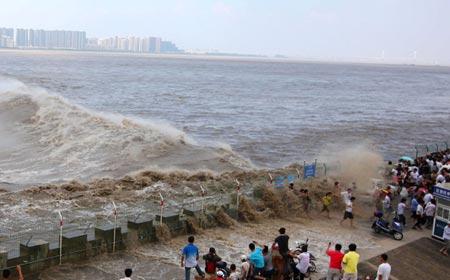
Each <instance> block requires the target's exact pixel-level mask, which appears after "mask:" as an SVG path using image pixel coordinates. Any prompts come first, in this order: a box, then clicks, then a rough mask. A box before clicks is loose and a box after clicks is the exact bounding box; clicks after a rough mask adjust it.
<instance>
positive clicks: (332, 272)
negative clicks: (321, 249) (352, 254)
mask: <svg viewBox="0 0 450 280" xmlns="http://www.w3.org/2000/svg"><path fill="white" fill-rule="evenodd" d="M330 247H331V242H330V243H328V247H327V250H326V254H327V255H328V256H329V257H330V264H329V267H328V272H327V280H339V279H341V276H342V274H341V270H342V259H343V258H344V254H343V253H342V252H341V249H342V245H341V244H336V245H334V250H331V249H330Z"/></svg>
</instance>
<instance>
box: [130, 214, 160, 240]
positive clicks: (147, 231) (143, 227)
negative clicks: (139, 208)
mask: <svg viewBox="0 0 450 280" xmlns="http://www.w3.org/2000/svg"><path fill="white" fill-rule="evenodd" d="M127 226H128V229H129V231H130V232H129V233H128V237H129V238H128V240H127V241H128V242H130V243H131V244H136V243H144V242H151V241H156V234H155V227H154V226H153V220H152V219H144V218H142V219H137V220H128V222H127Z"/></svg>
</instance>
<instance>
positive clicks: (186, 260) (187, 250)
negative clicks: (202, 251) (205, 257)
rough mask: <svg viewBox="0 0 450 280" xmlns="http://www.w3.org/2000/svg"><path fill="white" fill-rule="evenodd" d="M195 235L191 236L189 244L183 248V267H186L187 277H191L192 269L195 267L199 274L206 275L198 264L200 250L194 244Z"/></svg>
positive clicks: (188, 279)
mask: <svg viewBox="0 0 450 280" xmlns="http://www.w3.org/2000/svg"><path fill="white" fill-rule="evenodd" d="M194 241H195V238H194V236H189V238H188V245H186V246H185V247H184V248H183V251H182V256H181V267H184V271H185V279H186V280H190V279H191V269H192V268H195V270H196V271H197V273H198V275H200V276H201V277H205V273H204V272H203V271H202V270H201V269H200V267H199V265H198V259H199V251H198V247H197V246H195V245H194Z"/></svg>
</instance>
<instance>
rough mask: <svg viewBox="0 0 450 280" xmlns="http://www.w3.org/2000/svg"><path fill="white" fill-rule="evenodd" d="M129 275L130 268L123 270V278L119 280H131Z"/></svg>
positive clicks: (131, 272) (130, 272) (131, 271)
mask: <svg viewBox="0 0 450 280" xmlns="http://www.w3.org/2000/svg"><path fill="white" fill-rule="evenodd" d="M131 274H133V270H131V268H127V269H125V278H121V279H120V280H131V278H130V277H131Z"/></svg>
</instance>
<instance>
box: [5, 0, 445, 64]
mask: <svg viewBox="0 0 450 280" xmlns="http://www.w3.org/2000/svg"><path fill="white" fill-rule="evenodd" d="M0 26H3V27H15V28H17V27H23V28H42V29H65V30H83V31H86V32H87V35H88V37H107V36H113V35H119V36H127V35H135V36H149V35H152V36H158V37H162V38H163V39H165V40H171V41H173V42H175V43H176V44H177V45H178V46H179V47H180V48H182V49H185V50H202V51H206V50H217V51H221V52H228V53H245V54H263V55H276V54H281V55H287V56H291V57H298V58H311V59H321V60H341V59H344V60H358V59H372V60H385V61H388V62H389V61H393V62H395V61H405V62H411V63H414V61H421V62H427V63H438V64H450V0H270V1H269V0H248V1H246V0H160V1H152V0H127V1H122V0H72V1H68V0H66V1H64V0H59V1H58V0H0ZM383 57H384V58H383ZM414 57H416V58H414Z"/></svg>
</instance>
